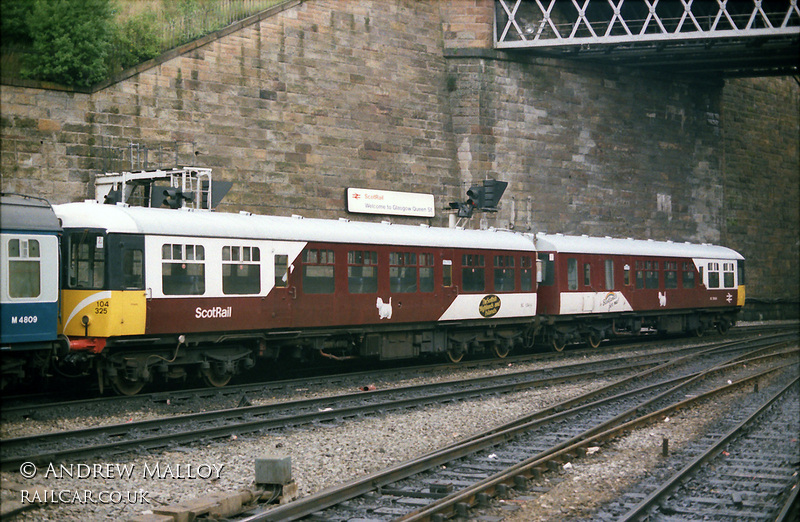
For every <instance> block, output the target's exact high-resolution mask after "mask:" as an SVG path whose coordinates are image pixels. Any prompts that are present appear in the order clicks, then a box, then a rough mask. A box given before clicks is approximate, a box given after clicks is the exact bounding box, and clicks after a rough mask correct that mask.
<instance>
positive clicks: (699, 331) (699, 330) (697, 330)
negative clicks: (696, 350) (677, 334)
mask: <svg viewBox="0 0 800 522" xmlns="http://www.w3.org/2000/svg"><path fill="white" fill-rule="evenodd" d="M705 331H706V327H705V326H703V324H702V323H701V324H700V325H698V326H697V327H696V328H695V329H694V335H695V337H703V333H704V332H705Z"/></svg>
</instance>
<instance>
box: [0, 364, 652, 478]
mask: <svg viewBox="0 0 800 522" xmlns="http://www.w3.org/2000/svg"><path fill="white" fill-rule="evenodd" d="M596 364H597V363H596V362H595V363H580V364H576V365H574V368H575V369H578V368H580V367H584V366H592V365H596ZM652 364H658V361H651V362H649V363H648V362H637V363H635V364H632V365H627V366H615V367H610V368H609V367H607V368H602V369H596V370H592V371H585V372H581V373H567V374H564V375H559V376H554V377H545V378H540V379H533V380H527V381H525V380H521V379H523V378H524V377H526V375H527V376H530V375H533V374H537V373H552V372H553V371H554V369H537V370H528V371H523V372H512V373H508V374H505V375H502V376H485V377H479V378H476V379H471V380H469V381H446V382H441V383H435V384H422V385H415V386H406V387H401V388H395V389H387V390H375V391H370V392H359V393H353V394H344V395H335V396H329V397H322V398H315V399H302V400H298V401H289V402H282V403H276V404H269V405H263V406H246V407H240V408H231V409H227V410H215V411H211V412H200V413H193V414H188V415H179V416H174V417H163V418H159V419H152V420H146V421H138V422H130V423H124V424H113V425H109V426H97V427H92V428H83V429H78V430H72V431H69V432H51V433H45V434H41V435H33V436H29V437H17V438H12V439H5V440H3V441H2V446H3V451H4V452H5V453H8V452H9V451H13V448H14V447H20V446H24V445H31V444H36V445H41V444H43V443H53V444H54V443H56V442H59V443H60V442H63V441H64V440H65V439H72V440H80V441H85V440H86V439H89V438H91V437H106V438H107V437H121V436H125V435H128V434H130V433H135V432H137V431H139V432H142V431H147V430H155V429H159V430H164V429H167V428H170V427H176V428H179V427H182V426H184V425H185V424H187V423H189V422H211V421H228V422H230V421H233V420H237V419H242V421H241V422H236V423H235V424H226V425H224V426H216V427H208V428H201V429H195V430H189V431H183V432H174V431H173V432H170V433H165V434H163V435H154V436H149V437H139V438H136V439H133V440H119V441H114V442H108V443H103V444H96V445H89V446H82V447H76V448H65V449H60V450H54V451H46V452H41V453H36V454H28V455H12V456H4V457H3V458H2V459H0V467H1V468H2V469H8V468H12V467H14V466H17V465H20V464H21V463H23V462H28V461H30V462H34V463H36V462H46V461H52V460H54V459H57V458H67V457H77V456H82V455H97V454H98V453H100V452H109V451H115V452H119V451H124V450H126V449H130V448H135V447H146V448H155V447H161V446H165V445H169V444H172V443H175V442H188V441H194V440H199V439H204V438H219V437H223V436H227V435H231V434H241V433H249V432H254V431H259V430H263V429H274V428H282V427H285V426H287V425H300V424H308V423H311V422H326V421H331V420H335V419H338V418H343V417H354V416H358V415H365V414H369V413H375V412H383V411H387V410H392V409H402V408H407V407H411V406H419V405H421V404H427V403H432V402H443V401H446V400H460V399H466V398H470V397H475V396H482V395H489V394H497V393H510V392H515V391H522V390H524V389H529V388H535V387H541V386H548V385H553V384H559V383H562V382H566V381H573V380H576V379H587V378H591V377H596V376H597V375H608V374H610V373H616V372H624V371H630V370H636V369H638V368H640V367H641V366H651V365H652ZM662 364H663V363H662ZM498 380H503V381H505V382H503V383H499V384H498V382H497V381H498ZM509 381H512V382H509ZM484 383H488V385H482V384H484ZM468 385H472V387H469V388H467V386H468ZM455 386H458V387H461V388H462V389H459V390H457V391H452V392H445V393H442V392H436V390H441V389H442V388H448V387H455ZM463 388H467V389H463ZM413 393H425V395H424V396H422V397H412V398H405V399H394V400H388V401H383V402H375V403H372V404H366V405H365V404H359V405H356V406H349V407H339V408H335V407H334V408H332V407H331V406H330V405H331V404H333V403H334V402H346V401H359V402H362V403H363V401H365V400H370V399H373V400H374V399H380V398H382V397H387V396H388V397H391V396H397V395H399V394H406V395H408V394H413ZM323 407H324V411H313V412H310V413H301V414H295V415H284V416H280V417H275V416H273V415H272V414H274V413H276V412H280V411H286V410H308V409H316V410H319V409H320V408H323ZM253 416H266V417H267V418H264V419H255V420H244V419H247V418H249V417H253Z"/></svg>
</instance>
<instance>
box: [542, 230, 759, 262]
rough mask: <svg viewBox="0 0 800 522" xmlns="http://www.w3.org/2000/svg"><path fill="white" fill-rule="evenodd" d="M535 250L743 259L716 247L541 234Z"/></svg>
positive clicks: (730, 251) (728, 249)
mask: <svg viewBox="0 0 800 522" xmlns="http://www.w3.org/2000/svg"><path fill="white" fill-rule="evenodd" d="M536 249H537V250H539V251H542V252H565V253H581V254H609V255H629V256H659V257H691V258H704V259H744V257H743V256H742V255H741V254H739V253H738V252H736V251H735V250H732V249H730V248H727V247H722V246H716V245H708V244H702V245H700V244H696V243H673V242H672V241H654V240H641V239H617V238H610V237H605V238H602V237H589V236H565V235H561V234H543V233H538V234H536Z"/></svg>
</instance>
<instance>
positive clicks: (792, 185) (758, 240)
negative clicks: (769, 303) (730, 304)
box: [722, 78, 800, 300]
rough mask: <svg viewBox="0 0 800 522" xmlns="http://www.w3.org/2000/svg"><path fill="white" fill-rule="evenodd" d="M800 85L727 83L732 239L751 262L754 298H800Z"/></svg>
mask: <svg viewBox="0 0 800 522" xmlns="http://www.w3.org/2000/svg"><path fill="white" fill-rule="evenodd" d="M799 93H800V86H798V82H797V80H796V79H795V78H769V79H767V78H757V79H741V80H730V81H728V82H726V85H725V90H724V96H723V107H724V108H723V113H722V127H723V129H724V137H725V141H724V144H723V145H724V151H725V156H724V158H725V159H724V185H725V200H724V212H725V223H724V225H725V226H724V231H725V234H724V240H725V242H726V243H727V244H729V245H730V246H731V247H733V248H736V249H738V250H739V251H740V252H741V253H742V255H744V256H745V257H746V258H747V259H748V286H749V288H750V289H752V291H750V292H749V294H748V295H750V296H753V297H759V298H769V299H795V300H796V299H797V297H798V296H799V295H800V267H798V261H799V260H800V166H799V165H798V155H800V154H799V153H798V136H800V106H798V99H799V98H800V94H799Z"/></svg>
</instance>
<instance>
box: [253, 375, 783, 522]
mask: <svg viewBox="0 0 800 522" xmlns="http://www.w3.org/2000/svg"><path fill="white" fill-rule="evenodd" d="M795 365H796V363H791V364H787V365H783V366H780V367H778V368H771V369H768V370H764V371H762V372H759V373H757V374H755V375H752V376H749V377H746V378H744V379H740V380H738V381H735V382H732V383H731V384H726V385H724V386H721V387H718V388H715V389H713V390H710V391H708V392H706V393H703V394H700V395H697V396H695V397H690V398H688V399H686V400H683V401H680V402H678V403H675V404H672V405H670V406H667V407H665V408H662V409H660V410H657V411H654V412H651V413H648V414H646V415H642V416H640V417H637V418H635V419H632V420H630V421H628V422H625V423H623V424H620V425H617V426H614V427H611V428H609V429H607V430H605V431H602V432H600V433H589V432H587V433H589V436H588V437H586V438H581V436H582V435H583V434H581V435H579V436H576V437H575V438H574V439H573V440H575V442H573V443H572V444H570V445H569V446H566V447H560V446H562V445H560V446H559V447H558V448H559V449H556V450H555V451H552V452H551V451H547V452H543V453H542V454H540V455H536V456H534V457H531V458H530V459H528V460H526V461H523V462H521V463H519V464H517V465H515V466H513V467H510V468H508V469H507V470H506V471H503V472H501V473H498V474H496V475H494V476H492V477H489V478H487V479H485V480H483V481H481V482H479V483H477V484H475V485H473V486H471V487H469V488H466V489H464V490H462V491H459V492H457V493H455V494H453V495H450V496H448V497H445V498H443V499H440V500H437V501H435V502H433V503H431V504H430V505H428V506H426V507H425V508H422V509H419V510H416V511H414V512H412V513H409V514H408V515H406V516H404V517H401V518H398V519H396V520H395V522H421V521H426V520H439V519H438V518H436V517H435V515H437V514H441V515H442V516H443V517H447V516H451V515H454V514H457V513H458V511H459V510H461V511H463V509H464V507H465V506H466V507H472V506H474V505H477V504H478V503H479V502H480V501H481V500H480V499H479V497H478V494H479V493H486V494H488V495H490V496H494V495H496V494H497V486H498V485H500V484H511V485H513V484H515V480H517V479H515V477H518V476H523V477H526V478H529V477H531V476H534V475H535V473H534V471H533V470H535V469H537V468H542V467H544V466H546V465H547V463H548V462H551V461H553V462H562V461H570V460H572V459H573V457H574V456H575V455H580V454H581V453H582V450H583V449H585V448H586V447H587V446H589V445H591V444H595V443H599V442H601V441H604V440H608V439H610V438H613V437H616V436H619V435H620V434H623V433H625V432H627V431H630V430H632V429H634V428H638V427H641V426H644V425H647V424H649V423H650V422H651V421H653V420H655V419H659V418H663V417H664V416H669V415H673V414H674V413H675V412H676V411H679V410H681V409H683V408H686V407H688V406H691V405H694V404H696V403H698V402H700V401H702V400H706V399H708V398H710V397H712V396H715V395H719V394H722V393H726V392H728V391H731V390H733V389H735V388H737V387H740V386H744V385H746V384H748V383H750V382H752V381H754V380H758V379H761V378H763V377H765V376H766V375H767V374H769V373H774V372H776V371H780V370H782V369H785V368H787V367H789V366H795ZM589 431H590V432H593V431H595V430H589ZM248 520H249V519H248ZM265 520H273V519H265ZM275 520H277V519H275Z"/></svg>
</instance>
